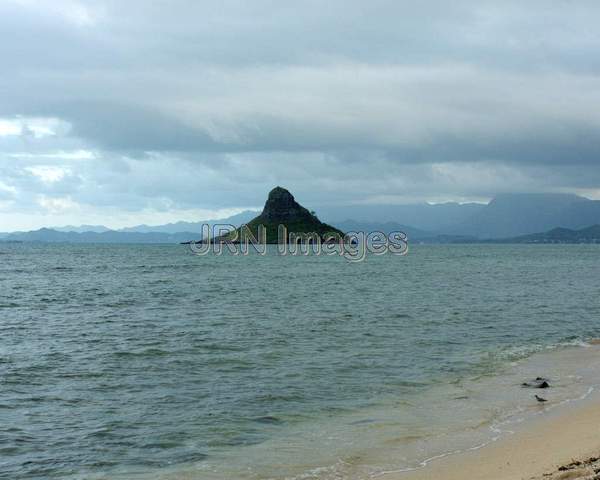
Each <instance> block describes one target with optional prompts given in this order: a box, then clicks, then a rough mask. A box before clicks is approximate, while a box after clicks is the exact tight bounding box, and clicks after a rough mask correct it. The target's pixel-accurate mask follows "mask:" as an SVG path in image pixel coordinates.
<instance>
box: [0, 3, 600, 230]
mask: <svg viewBox="0 0 600 480" xmlns="http://www.w3.org/2000/svg"><path fill="white" fill-rule="evenodd" d="M599 20H600V5H599V4H598V3H597V2H593V1H580V2H570V1H559V2H552V3H550V2H542V1H532V2H527V3H523V2H516V1H514V2H513V1H502V2H500V1H477V2H475V1H458V2H452V3H451V4H450V3H449V2H445V1H444V2H442V1H430V2H421V3H419V4H415V3H414V2H391V1H373V2H367V3H365V2H349V1H341V0H340V1H331V2H317V1H303V2H294V3H288V2H279V1H257V2H244V1H220V2H192V1H183V0H176V1H170V2H142V1H130V2H117V1H115V0H102V1H94V2H92V1H89V2H88V1H83V0H81V1H79V0H55V1H53V2H40V1H33V0H7V1H4V2H2V3H1V4H0V35H1V40H2V41H1V42H0V58H1V59H2V61H1V63H0V65H1V70H0V73H1V75H0V161H1V162H2V165H3V168H4V170H2V172H1V173H2V177H0V195H2V198H1V199H0V208H1V209H4V210H0V214H1V212H2V211H4V212H7V211H10V212H13V213H14V212H17V210H18V208H19V207H18V205H25V204H27V205H30V206H31V208H32V209H35V205H36V202H37V204H40V205H41V204H44V205H50V206H51V208H53V209H55V210H57V211H58V210H59V209H60V208H63V207H64V209H65V211H66V209H68V208H71V207H72V206H73V205H77V208H79V209H81V211H82V212H83V211H86V209H94V211H95V212H96V213H97V214H98V215H101V212H102V211H103V210H102V209H104V208H108V207H115V208H123V209H130V210H133V211H135V210H136V209H137V210H140V211H141V210H142V209H146V210H148V209H150V210H152V209H157V210H165V209H172V211H173V212H175V213H174V214H173V215H176V212H177V210H178V209H190V208H194V207H202V208H209V209H216V208H219V207H244V206H255V205H260V204H261V203H262V196H263V195H264V191H265V190H268V189H269V188H270V187H271V186H272V185H273V184H276V183H280V184H284V185H287V186H289V187H290V188H293V189H295V190H297V191H298V192H300V194H301V195H302V196H303V197H304V198H305V200H306V201H308V202H309V203H315V204H316V203H318V202H322V201H331V202H337V203H340V204H343V203H352V202H356V201H378V200H377V199H388V200H392V201H402V202H407V201H422V200H428V199H431V200H443V199H450V198H455V199H466V200H468V199H486V198H489V197H491V196H492V195H494V194H495V193H497V192H502V191H518V190H530V191H581V192H583V193H589V194H591V195H600V182H599V179H598V177H599V175H598V171H599V166H598V161H599V160H598V158H599V154H600V141H599V140H598V139H599V138H600V135H599V133H600V113H599V112H598V111H597V109H595V108H594V105H597V104H599V103H600V87H599V85H600V83H599V77H598V75H599V72H600V55H598V52H599V51H600V33H599V30H598V29H597V24H598V21H599ZM3 122H4V123H3ZM15 129H16V130H18V132H17V133H15ZM61 172H62V173H61ZM594 192H598V193H594ZM11 199H12V203H11ZM15 199H16V200H15ZM40 202H41V203H40ZM40 208H42V207H40ZM41 211H43V209H42V210H41ZM88 223H89V222H88ZM0 230H1V229H0Z"/></svg>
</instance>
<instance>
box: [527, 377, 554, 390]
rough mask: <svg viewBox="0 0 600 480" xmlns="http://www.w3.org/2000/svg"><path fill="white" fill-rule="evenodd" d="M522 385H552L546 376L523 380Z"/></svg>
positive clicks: (537, 386) (538, 386)
mask: <svg viewBox="0 0 600 480" xmlns="http://www.w3.org/2000/svg"><path fill="white" fill-rule="evenodd" d="M521 385H522V386H523V387H529V388H549V387H550V383H549V382H548V379H547V378H544V377H537V378H536V379H535V380H531V381H528V382H523V383H522V384H521Z"/></svg>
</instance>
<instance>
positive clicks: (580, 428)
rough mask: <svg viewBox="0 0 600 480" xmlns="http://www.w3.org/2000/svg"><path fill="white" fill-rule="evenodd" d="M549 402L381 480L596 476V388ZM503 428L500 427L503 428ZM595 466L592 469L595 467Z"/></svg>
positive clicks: (599, 433)
mask: <svg viewBox="0 0 600 480" xmlns="http://www.w3.org/2000/svg"><path fill="white" fill-rule="evenodd" d="M566 403H567V404H563V405H553V406H550V407H548V408H546V409H544V410H542V411H540V413H541V414H540V415H537V416H536V417H535V418H532V419H530V420H528V421H526V422H524V423H523V424H521V425H517V428H515V431H514V432H511V433H510V434H507V435H501V436H500V437H499V438H498V439H497V440H495V441H492V442H490V443H488V444H487V445H485V446H482V447H481V448H473V449H470V450H467V451H461V452H453V453H449V454H447V455H445V456H443V457H441V458H433V459H429V460H427V462H428V463H427V464H426V465H425V466H422V467H419V468H416V469H414V470H410V471H396V472H387V473H382V474H380V475H378V476H377V477H376V478H378V479H381V480H433V479H435V480H464V479H474V480H480V479H486V480H525V479H535V480H538V479H539V480H541V479H547V480H559V479H560V480H567V479H569V480H570V479H573V480H574V479H588V478H589V479H600V459H599V457H600V391H598V389H595V390H594V391H592V392H590V394H589V395H588V396H586V398H584V399H574V400H572V401H568V402H566ZM505 433H506V432H505ZM596 470H598V472H596Z"/></svg>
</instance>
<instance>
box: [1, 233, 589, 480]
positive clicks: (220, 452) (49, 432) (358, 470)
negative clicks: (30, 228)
mask: <svg viewBox="0 0 600 480" xmlns="http://www.w3.org/2000/svg"><path fill="white" fill-rule="evenodd" d="M597 337H600V246H597V245H581V246H577V245H571V246H559V245H411V246H410V251H409V253H408V255H406V256H395V255H391V254H388V255H382V256H376V255H370V256H368V257H367V258H366V260H365V261H363V262H354V263H353V262H349V261H347V260H345V259H344V258H341V257H337V256H335V257H334V256H314V255H313V256H285V257H283V256H278V255H275V254H269V255H266V256H259V255H249V256H244V257H242V256H232V255H223V256H214V255H213V256H211V255H207V256H195V255H192V254H191V252H190V251H189V250H188V248H187V247H185V246H169V245H157V246H152V245H144V246H141V245H140V246H136V245H53V244H48V245H45V244H0V478H6V479H116V480H125V479H128V480H129V479H201V480H206V479H208V480H225V479H227V480H236V479H240V480H250V479H252V480H266V479H273V480H282V479H288V480H292V479H293V480H332V479H338V480H339V479H350V480H362V479H370V478H376V477H377V476H379V475H381V474H382V473H384V472H388V471H405V470H406V471H408V470H410V469H414V468H420V467H421V466H423V465H425V464H426V463H427V462H428V461H432V459H434V458H436V457H440V456H443V455H448V454H452V453H455V452H459V451H464V450H468V449H473V448H479V447H481V446H482V445H485V444H486V443H489V442H491V441H494V440H495V439H496V438H498V437H500V436H502V435H504V434H510V430H511V427H510V425H511V424H512V423H517V422H520V421H522V419H523V418H525V417H526V416H527V415H536V414H538V413H539V412H540V410H539V409H540V407H539V406H538V405H536V403H535V400H534V399H533V393H536V392H534V391H532V390H530V389H527V388H523V387H521V385H520V383H521V382H523V381H525V380H527V379H530V378H535V377H536V376H544V377H548V378H549V379H550V383H551V385H552V387H553V388H551V389H548V390H544V391H543V394H544V396H546V397H547V398H548V399H549V402H548V404H549V406H550V407H552V406H553V405H558V404H561V403H562V402H565V401H569V400H574V399H577V398H583V397H585V395H587V394H588V393H589V392H590V391H591V389H592V388H594V386H596V385H598V384H600V354H599V353H598V349H597V348H596V347H594V346H591V345H589V344H588V343H587V342H588V341H589V340H591V339H593V338H597Z"/></svg>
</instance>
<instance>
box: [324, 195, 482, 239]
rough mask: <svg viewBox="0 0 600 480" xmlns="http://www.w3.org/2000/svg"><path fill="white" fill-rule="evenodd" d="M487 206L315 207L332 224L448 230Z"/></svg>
mask: <svg viewBox="0 0 600 480" xmlns="http://www.w3.org/2000/svg"><path fill="white" fill-rule="evenodd" d="M485 207H486V204H483V203H454V202H448V203H436V204H429V203H418V204H412V205H351V206H347V207H330V206H322V207H315V211H316V212H317V215H319V218H321V219H322V220H323V221H325V222H327V223H330V224H332V225H336V224H340V223H343V222H345V221H346V220H348V219H351V220H353V221H355V222H361V223H364V222H367V223H379V224H381V223H388V222H392V223H398V224H401V225H410V226H411V227H413V228H416V229H419V230H424V231H429V232H445V231H446V230H448V229H450V228H452V227H454V226H455V225H457V224H460V223H462V222H465V221H466V220H468V219H469V218H471V217H472V216H473V215H475V214H477V213H478V212H480V211H481V210H483V209H484V208H485Z"/></svg>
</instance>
